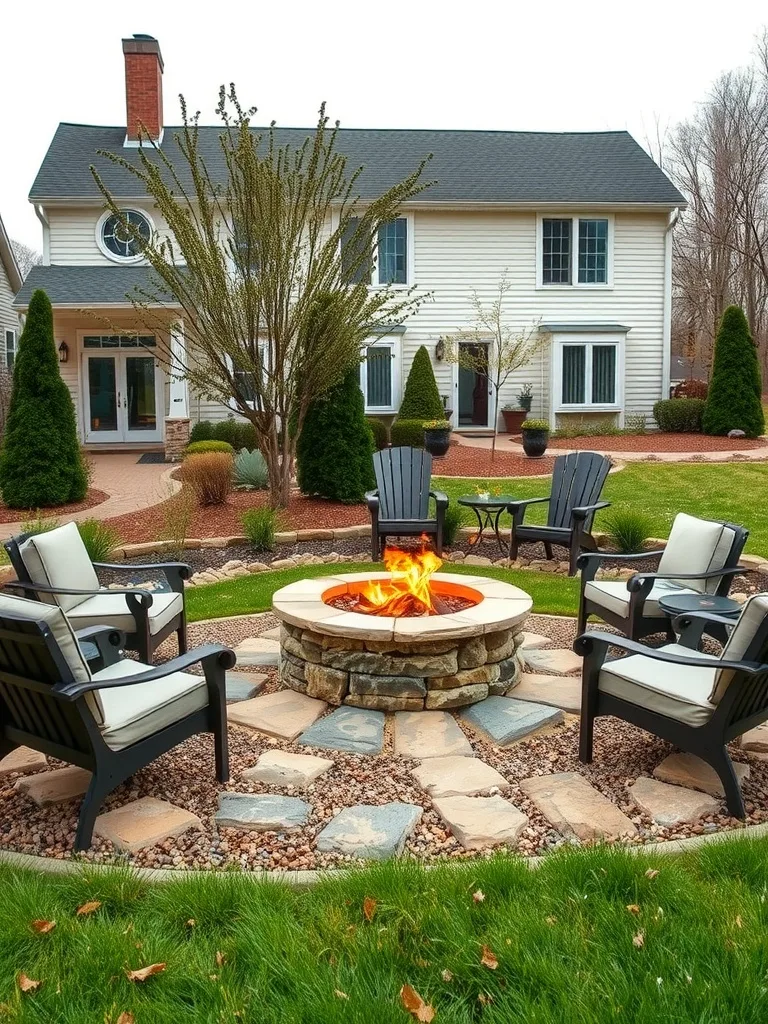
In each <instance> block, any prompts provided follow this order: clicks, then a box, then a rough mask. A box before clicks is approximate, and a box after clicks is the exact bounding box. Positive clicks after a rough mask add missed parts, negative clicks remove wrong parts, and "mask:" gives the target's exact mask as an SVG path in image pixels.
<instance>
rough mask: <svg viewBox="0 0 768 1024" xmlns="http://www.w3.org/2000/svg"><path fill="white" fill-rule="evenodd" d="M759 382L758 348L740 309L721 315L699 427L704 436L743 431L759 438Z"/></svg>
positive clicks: (762, 422)
mask: <svg viewBox="0 0 768 1024" xmlns="http://www.w3.org/2000/svg"><path fill="white" fill-rule="evenodd" d="M761 392H762V380H761V376H760V365H759V363H758V359H757V349H756V347H755V343H754V341H753V340H752V335H751V334H750V332H749V324H748V323H747V318H746V317H745V316H744V311H743V310H742V309H741V307H740V306H729V307H728V309H726V311H725V312H724V313H723V319H722V320H721V321H720V329H719V330H718V332H717V338H716V339H715V359H714V363H713V365H712V379H711V381H710V382H709V392H708V393H707V400H706V405H705V406H704V413H703V415H702V417H701V425H702V428H703V430H704V433H705V434H721V435H722V434H727V433H729V432H730V431H731V430H743V431H744V433H745V434H746V435H747V437H759V436H760V435H761V434H762V433H763V431H764V430H765V419H764V416H763V406H762V402H761Z"/></svg>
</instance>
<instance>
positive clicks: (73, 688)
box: [51, 644, 237, 701]
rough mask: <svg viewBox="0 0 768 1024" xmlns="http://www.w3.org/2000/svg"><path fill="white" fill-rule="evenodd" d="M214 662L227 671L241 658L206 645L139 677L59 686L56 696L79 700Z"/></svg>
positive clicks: (221, 646) (226, 649) (218, 646)
mask: <svg viewBox="0 0 768 1024" xmlns="http://www.w3.org/2000/svg"><path fill="white" fill-rule="evenodd" d="M210 660H214V661H216V662H218V663H219V665H220V666H221V668H223V669H225V670H226V669H231V668H234V667H235V662H236V661H237V657H236V655H235V652H234V651H233V650H232V649H231V648H229V647H227V646H225V645H224V644H203V646H202V647H196V648H195V649H194V650H192V651H187V652H186V654H180V655H179V656H178V658H172V659H171V661H166V662H165V663H164V664H162V665H155V666H154V668H149V667H147V671H146V672H139V673H138V674H136V675H129V676H123V677H122V678H120V679H90V680H89V681H88V682H87V683H56V685H55V686H52V687H51V690H52V692H53V693H56V694H57V695H58V696H60V697H63V698H64V699H65V700H72V701H74V700H77V699H78V697H82V696H83V695H84V694H86V693H90V692H91V691H92V690H106V689H112V688H113V687H118V686H132V685H133V684H134V683H149V682H151V681H152V680H153V679H164V678H165V677H166V676H170V675H173V673H174V672H183V671H184V669H186V668H189V667H190V666H191V665H197V664H198V663H204V662H206V661H210Z"/></svg>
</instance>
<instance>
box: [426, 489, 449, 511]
mask: <svg viewBox="0 0 768 1024" xmlns="http://www.w3.org/2000/svg"><path fill="white" fill-rule="evenodd" d="M429 496H430V498H434V499H435V504H436V505H437V507H438V508H441V507H442V508H448V495H447V494H446V493H445V491H430V492H429Z"/></svg>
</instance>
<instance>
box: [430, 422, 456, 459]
mask: <svg viewBox="0 0 768 1024" xmlns="http://www.w3.org/2000/svg"><path fill="white" fill-rule="evenodd" d="M450 443H451V424H450V422H449V421H448V420H426V421H425V423H424V447H425V448H426V449H427V451H428V452H429V454H430V455H434V456H435V458H440V457H441V456H443V455H445V454H446V453H447V451H448V448H449V446H450Z"/></svg>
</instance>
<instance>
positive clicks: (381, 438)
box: [366, 418, 389, 451]
mask: <svg viewBox="0 0 768 1024" xmlns="http://www.w3.org/2000/svg"><path fill="white" fill-rule="evenodd" d="M366 422H367V423H368V426H369V427H370V428H371V433H372V434H373V443H374V444H375V445H376V448H377V450H378V451H381V449H382V448H386V447H387V445H388V444H389V430H387V424H386V423H385V422H384V420H377V419H373V418H371V419H368V420H366Z"/></svg>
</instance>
